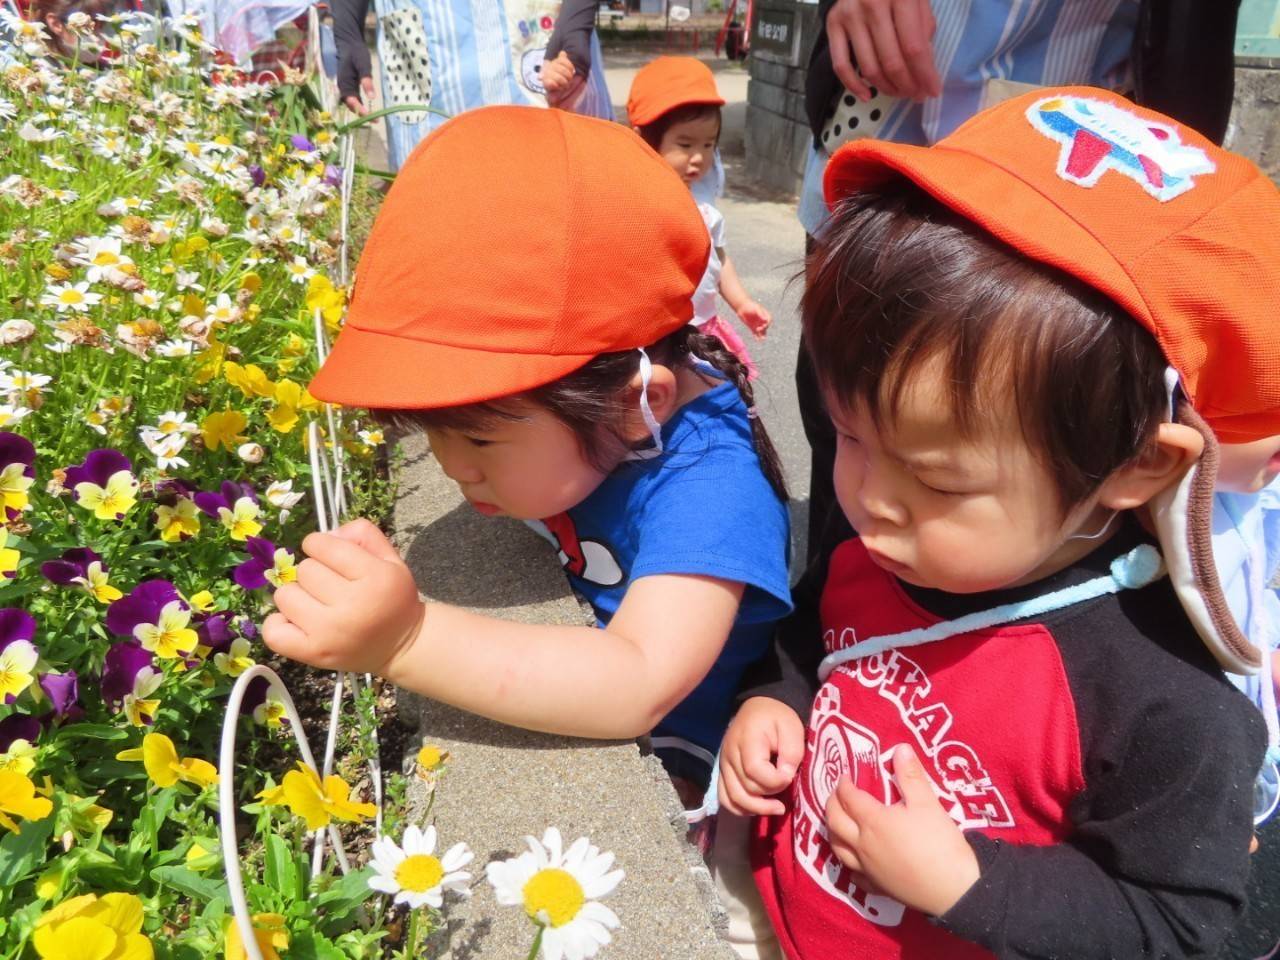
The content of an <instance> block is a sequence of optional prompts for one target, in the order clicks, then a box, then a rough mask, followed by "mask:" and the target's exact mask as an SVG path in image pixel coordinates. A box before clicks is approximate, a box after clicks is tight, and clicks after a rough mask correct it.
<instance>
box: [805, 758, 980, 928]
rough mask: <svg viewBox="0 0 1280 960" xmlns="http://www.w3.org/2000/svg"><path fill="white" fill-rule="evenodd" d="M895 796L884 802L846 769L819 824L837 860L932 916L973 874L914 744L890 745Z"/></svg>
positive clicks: (973, 861) (967, 851) (970, 858)
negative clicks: (895, 799)
mask: <svg viewBox="0 0 1280 960" xmlns="http://www.w3.org/2000/svg"><path fill="white" fill-rule="evenodd" d="M893 773H894V778H895V779H896V780H897V781H898V790H899V792H900V793H901V794H902V802H901V803H895V804H894V805H893V806H885V805H884V804H883V803H881V802H880V801H879V800H877V799H876V798H875V797H873V796H871V794H869V793H866V792H865V791H862V790H859V789H858V788H857V787H855V786H854V785H853V784H852V783H851V782H850V780H849V778H848V777H845V778H843V779H842V780H841V781H840V785H839V786H838V787H837V788H836V792H835V793H833V794H832V795H831V799H830V800H828V801H827V831H828V832H829V834H830V836H831V848H832V850H834V851H835V854H836V856H837V857H839V858H840V862H841V863H843V864H844V865H845V866H846V867H848V868H849V869H850V870H855V871H857V872H858V873H861V874H863V875H864V876H865V877H866V878H867V879H868V880H869V881H870V882H871V883H872V884H873V885H874V886H875V887H876V889H877V890H878V891H880V892H881V893H887V894H888V895H889V896H891V897H893V898H894V899H896V900H898V901H900V902H902V903H904V904H906V905H907V906H908V907H914V908H915V909H916V910H919V911H921V912H922V913H926V914H929V915H930V916H935V917H939V916H942V914H944V913H946V912H947V911H948V910H950V909H951V908H952V907H953V906H955V904H956V902H957V901H958V900H959V899H960V898H961V897H962V896H964V894H965V891H967V890H968V889H969V888H970V887H971V886H973V884H974V882H975V881H976V880H977V879H978V877H979V876H980V874H981V871H980V869H979V867H978V858H977V857H976V856H974V853H973V848H971V847H970V846H969V844H968V842H967V841H966V840H965V839H964V834H963V833H961V832H960V828H959V827H958V826H956V823H955V821H954V820H952V819H951V817H949V816H948V815H947V813H946V811H945V810H943V809H942V804H941V803H939V802H938V798H937V797H936V796H935V795H934V793H933V787H932V786H931V785H930V783H929V778H928V776H926V775H925V772H924V769H923V768H922V767H921V766H920V761H919V760H918V759H917V758H916V755H915V752H914V751H913V750H912V749H911V748H910V747H908V746H907V745H905V744H903V745H901V746H899V747H898V748H897V749H896V750H895V751H894V753H893Z"/></svg>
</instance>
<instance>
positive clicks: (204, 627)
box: [195, 613, 235, 655]
mask: <svg viewBox="0 0 1280 960" xmlns="http://www.w3.org/2000/svg"><path fill="white" fill-rule="evenodd" d="M195 630H196V637H198V638H199V641H200V645H201V646H205V647H208V648H209V653H210V655H212V654H215V653H222V652H223V651H225V650H226V649H227V648H228V647H230V646H231V641H232V640H234V639H235V635H234V634H233V633H232V632H231V614H229V613H214V614H209V615H207V616H204V617H203V619H201V620H199V621H198V622H197V623H196V625H195Z"/></svg>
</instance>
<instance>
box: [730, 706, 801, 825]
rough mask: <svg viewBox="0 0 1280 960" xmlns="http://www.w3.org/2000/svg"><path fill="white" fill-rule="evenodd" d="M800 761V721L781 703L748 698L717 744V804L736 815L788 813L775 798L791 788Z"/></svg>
mask: <svg viewBox="0 0 1280 960" xmlns="http://www.w3.org/2000/svg"><path fill="white" fill-rule="evenodd" d="M803 759H804V723H803V722H802V721H801V719H800V717H799V716H797V715H796V712H795V711H794V710H792V709H791V708H790V707H788V706H787V705H786V704H785V703H782V702H781V701H778V700H773V699H771V698H769V697H752V698H751V699H750V700H748V701H747V702H746V703H744V704H743V705H742V708H741V709H740V710H739V711H738V714H737V716H735V717H734V718H733V722H732V723H731V724H730V725H729V729H728V731H727V732H726V733H725V736H724V743H722V744H721V745H720V784H719V791H720V805H721V806H723V807H724V808H725V809H726V810H728V811H729V812H730V813H736V814H738V815H739V816H750V815H752V814H757V815H760V816H768V815H770V814H781V813H785V812H786V809H787V808H786V805H785V804H784V803H783V802H782V801H781V800H778V799H775V798H774V795H775V794H778V793H781V792H782V791H783V790H785V789H786V788H787V787H789V786H790V785H791V781H792V780H794V779H795V776H796V770H798V769H799V768H800V761H801V760H803Z"/></svg>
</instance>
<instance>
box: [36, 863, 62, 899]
mask: <svg viewBox="0 0 1280 960" xmlns="http://www.w3.org/2000/svg"><path fill="white" fill-rule="evenodd" d="M66 875H67V868H66V865H65V864H62V863H55V864H54V865H53V866H52V867H50V868H49V869H48V870H46V871H45V872H44V873H42V874H40V876H39V877H37V878H36V896H37V897H39V898H40V899H41V900H52V899H53V898H54V897H56V896H57V895H58V891H60V890H61V889H62V878H63V877H65V876H66Z"/></svg>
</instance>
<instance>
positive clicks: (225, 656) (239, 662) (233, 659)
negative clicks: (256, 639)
mask: <svg viewBox="0 0 1280 960" xmlns="http://www.w3.org/2000/svg"><path fill="white" fill-rule="evenodd" d="M254 663H255V661H254V659H253V657H251V656H249V641H248V640H246V639H244V637H236V639H234V640H232V641H231V647H230V649H229V650H228V651H227V652H226V653H215V654H214V655H213V665H214V666H215V667H217V668H218V672H219V673H224V674H226V675H227V676H228V677H238V676H240V674H242V673H244V672H245V671H246V670H248V669H249V668H250V667H252V666H253V665H254Z"/></svg>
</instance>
